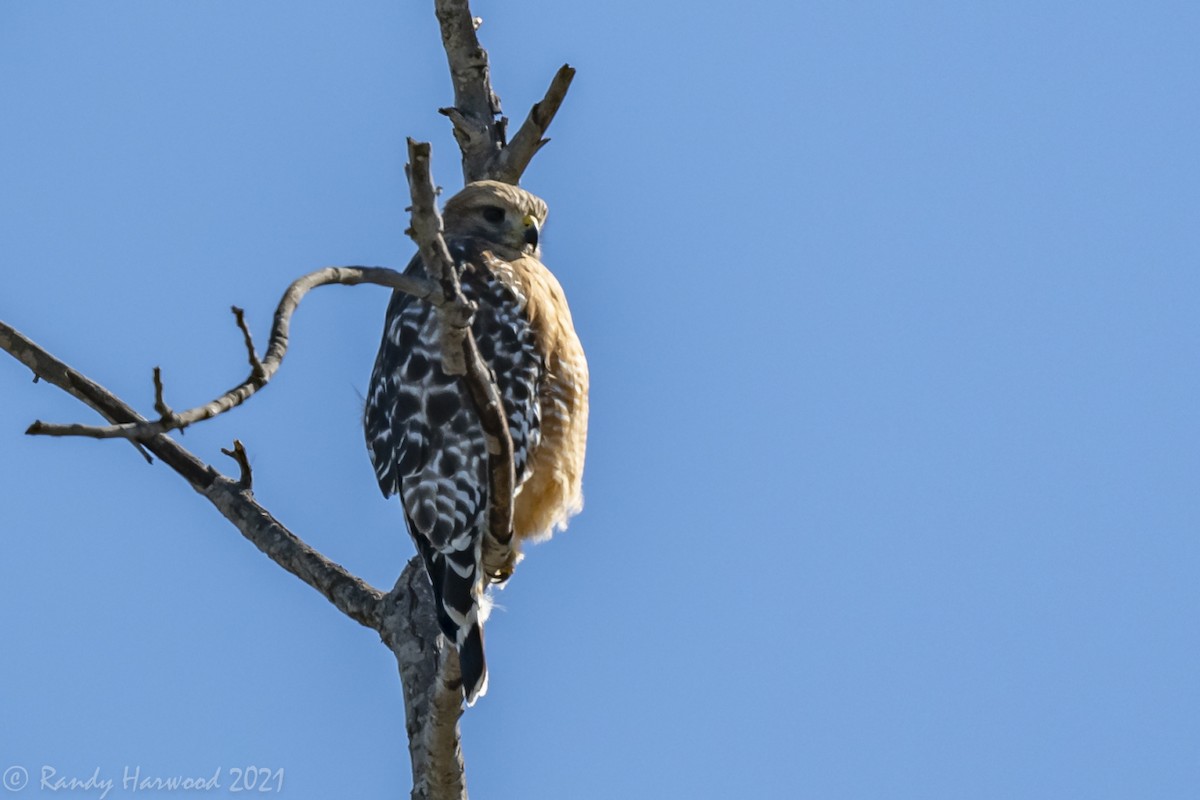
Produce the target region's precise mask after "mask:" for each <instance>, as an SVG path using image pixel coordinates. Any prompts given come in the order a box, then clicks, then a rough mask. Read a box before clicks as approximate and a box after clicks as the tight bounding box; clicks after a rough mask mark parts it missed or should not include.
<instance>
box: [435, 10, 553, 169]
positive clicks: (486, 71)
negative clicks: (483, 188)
mask: <svg viewBox="0 0 1200 800" xmlns="http://www.w3.org/2000/svg"><path fill="white" fill-rule="evenodd" d="M437 18H438V24H439V25H440V26H441V29H442V46H443V47H444V48H445V50H446V61H447V63H448V64H449V65H450V80H451V81H452V82H453V84H454V105H453V106H449V107H447V108H441V109H438V111H439V112H440V113H442V114H444V115H445V116H446V117H448V118H449V119H450V122H451V123H452V124H453V125H454V138H455V139H456V140H457V141H458V147H459V149H460V150H462V170H463V181H464V182H466V183H470V182H471V181H479V180H484V179H486V178H490V179H492V180H498V181H504V182H505V183H519V182H520V180H521V175H522V174H523V173H524V172H525V168H526V167H527V166H529V162H530V160H531V159H532V158H533V156H534V154H536V153H537V151H538V150H540V149H541V148H542V146H543V145H544V144H545V143H546V142H547V141H549V140H548V139H545V138H544V137H545V135H546V129H547V128H549V127H550V123H551V122H552V121H553V120H554V115H555V114H556V113H558V108H559V106H561V105H562V101H563V98H564V97H566V95H567V89H568V88H569V87H570V85H571V79H572V78H574V77H575V70H574V69H573V68H572V67H570V66H569V65H567V64H564V65H563V66H562V67H560V68H559V70H558V73H557V74H555V76H554V80H553V81H551V83H550V88H549V89H548V90H547V91H546V96H545V97H544V98H543V99H542V101H541V102H540V103H537V104H535V105H534V106H533V109H532V110H531V111H530V112H529V117H528V119H526V120H525V123H524V124H523V125H522V126H521V129H520V130H519V131H518V132H517V135H516V136H515V137H513V140H512V143H511V144H510V143H509V142H508V138H507V137H508V117H506V116H504V112H503V111H502V110H501V108H500V98H499V97H498V96H497V95H496V92H495V91H494V90H493V89H492V72H491V66H490V64H489V63H488V54H487V51H486V50H484V49H483V47H482V46H480V44H479V37H478V36H477V35H476V31H477V30H478V29H479V25H480V24H481V22H482V20H480V19H479V18H478V17H474V16H472V15H471V7H470V4H469V3H468V2H467V0H437Z"/></svg>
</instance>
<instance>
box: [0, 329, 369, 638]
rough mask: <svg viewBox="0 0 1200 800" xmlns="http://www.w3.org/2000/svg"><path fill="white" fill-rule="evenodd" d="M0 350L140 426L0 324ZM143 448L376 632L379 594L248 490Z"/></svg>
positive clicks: (174, 446) (169, 444) (178, 457)
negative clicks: (287, 525) (293, 530)
mask: <svg viewBox="0 0 1200 800" xmlns="http://www.w3.org/2000/svg"><path fill="white" fill-rule="evenodd" d="M0 349H2V350H4V351H5V352H7V353H9V354H10V355H12V356H14V357H15V358H16V359H17V360H18V361H20V362H21V363H23V364H25V365H26V366H27V367H29V368H30V369H32V370H33V371H34V373H35V374H36V375H37V376H38V377H39V378H40V379H42V380H44V381H46V382H47V383H51V384H53V385H55V386H57V387H59V388H60V389H62V390H63V391H65V392H67V393H68V394H70V395H73V396H75V397H78V398H79V399H80V400H83V402H85V403H87V404H88V405H89V406H91V407H92V408H94V409H96V410H97V411H98V412H100V414H101V415H102V416H104V417H105V418H106V419H108V420H111V421H113V422H116V423H124V424H128V423H133V424H137V423H140V422H143V421H144V420H143V418H142V417H140V416H139V415H138V414H137V412H135V411H134V410H133V409H132V408H130V407H129V406H128V405H127V404H126V403H125V402H124V401H122V400H121V399H120V398H118V397H117V396H116V395H114V394H113V393H112V392H110V391H109V390H108V389H105V388H104V387H103V386H101V385H100V384H98V383H96V382H95V381H92V380H91V379H89V378H87V377H86V376H84V375H82V374H80V373H79V372H77V371H76V370H74V369H73V368H71V367H69V366H67V365H66V364H64V363H63V362H62V361H60V360H58V359H57V358H55V357H54V356H52V355H50V353H48V352H46V351H45V350H44V349H43V348H41V347H40V346H39V345H37V344H36V343H34V342H33V341H32V340H31V339H29V338H28V337H26V336H24V335H22V334H21V333H20V332H18V331H16V330H14V329H13V328H11V327H10V326H8V325H7V324H5V323H4V322H2V321H0ZM144 444H145V446H146V449H148V450H149V451H150V452H151V453H153V454H154V455H156V456H158V457H159V458H160V459H161V460H162V461H163V462H164V463H165V464H167V465H168V466H169V467H170V468H171V469H173V470H175V472H177V473H179V475H180V476H182V477H183V478H184V480H186V481H187V482H188V483H189V484H190V485H191V487H192V488H193V489H195V490H196V491H197V492H199V493H200V494H201V495H203V496H204V497H206V498H207V499H208V501H209V502H210V503H212V504H213V505H214V506H216V507H217V510H218V511H220V512H221V514H222V515H223V516H224V517H225V518H226V519H228V520H229V521H230V522H232V523H233V524H234V525H235V526H237V528H238V530H240V531H241V532H242V535H243V536H245V537H246V538H247V539H249V540H250V541H251V542H252V543H253V544H254V546H255V547H257V548H258V549H259V550H262V551H263V552H264V553H266V554H267V555H268V556H270V557H271V559H272V560H274V561H275V563H277V564H279V565H280V566H281V567H283V568H284V569H286V570H287V571H288V572H290V573H292V574H293V575H295V576H296V577H298V578H300V579H301V580H302V581H304V582H305V583H307V584H308V585H309V586H312V587H313V588H314V589H316V590H317V591H319V592H320V593H321V594H323V595H325V597H327V598H328V599H329V600H330V602H332V603H333V604H334V605H335V606H337V607H338V609H339V610H340V611H342V613H344V614H346V615H347V616H349V617H351V618H352V619H355V620H357V621H358V622H361V623H362V624H363V625H367V626H369V627H373V628H374V627H377V625H378V622H377V620H378V615H379V610H378V606H379V603H380V601H381V600H382V598H383V593H382V592H380V591H379V590H378V589H375V588H374V587H372V586H370V585H369V584H367V583H366V582H365V581H362V580H360V579H358V578H356V577H355V576H353V575H351V574H350V573H349V572H347V571H346V570H345V569H343V568H342V567H340V566H338V565H337V564H334V563H333V562H331V561H329V560H328V559H326V558H325V557H324V556H322V555H321V554H320V553H318V552H317V551H315V550H313V549H312V548H311V547H309V546H308V545H307V544H305V543H304V542H303V541H301V540H300V539H299V538H298V537H297V536H296V535H295V534H293V533H291V532H290V531H289V530H287V528H285V527H284V526H283V525H281V524H280V523H279V522H278V521H277V520H276V519H275V518H274V517H272V516H271V514H270V513H269V512H268V511H267V510H266V509H264V508H263V507H262V506H260V505H259V504H258V503H257V502H255V500H254V498H253V495H251V493H250V492H249V490H248V489H244V488H243V487H242V486H241V484H240V483H239V482H238V481H234V480H231V479H229V478H227V477H225V476H224V475H222V474H221V473H220V472H218V471H217V470H216V469H214V468H213V467H211V466H209V465H208V464H205V463H204V462H203V461H201V460H200V459H199V458H197V457H196V456H195V455H193V454H192V453H190V452H188V451H187V450H186V449H185V448H183V447H182V446H180V445H179V444H178V443H176V442H175V441H174V440H173V439H171V438H170V437H168V436H166V435H164V434H156V435H154V436H151V437H149V438H147V439H145V441H144Z"/></svg>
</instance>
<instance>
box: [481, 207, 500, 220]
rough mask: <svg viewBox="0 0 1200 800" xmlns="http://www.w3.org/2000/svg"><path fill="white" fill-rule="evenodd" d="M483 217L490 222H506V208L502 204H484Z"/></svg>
mask: <svg viewBox="0 0 1200 800" xmlns="http://www.w3.org/2000/svg"><path fill="white" fill-rule="evenodd" d="M483 218H484V219H486V220H487V221H488V222H504V209H503V208H501V207H500V206H484V207H483Z"/></svg>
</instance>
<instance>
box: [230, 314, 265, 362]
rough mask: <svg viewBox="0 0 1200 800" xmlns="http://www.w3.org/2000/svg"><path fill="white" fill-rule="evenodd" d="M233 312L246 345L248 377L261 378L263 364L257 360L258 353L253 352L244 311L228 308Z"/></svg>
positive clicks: (252, 339) (252, 338) (251, 338)
mask: <svg viewBox="0 0 1200 800" xmlns="http://www.w3.org/2000/svg"><path fill="white" fill-rule="evenodd" d="M230 310H231V311H233V318H234V320H235V321H236V322H237V326H238V330H240V331H241V332H242V339H243V340H244V341H245V343H246V357H247V358H248V359H249V361H250V375H251V376H255V375H258V376H260V377H261V376H262V374H263V363H262V362H261V361H259V360H258V353H256V352H255V351H254V337H253V336H251V335H250V328H249V326H247V325H246V310H245V309H243V308H238V307H237V306H230Z"/></svg>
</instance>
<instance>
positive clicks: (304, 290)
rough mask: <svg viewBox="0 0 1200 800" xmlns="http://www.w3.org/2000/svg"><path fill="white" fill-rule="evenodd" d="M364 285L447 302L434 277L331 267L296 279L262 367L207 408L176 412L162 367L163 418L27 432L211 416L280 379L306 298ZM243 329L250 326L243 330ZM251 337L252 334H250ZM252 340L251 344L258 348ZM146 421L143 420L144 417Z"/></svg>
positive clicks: (278, 313) (125, 429)
mask: <svg viewBox="0 0 1200 800" xmlns="http://www.w3.org/2000/svg"><path fill="white" fill-rule="evenodd" d="M361 283H370V284H376V285H378V286H387V287H390V288H392V289H399V290H400V291H402V292H408V293H409V294H411V295H413V296H414V297H418V298H420V299H422V300H427V301H428V302H430V303H433V304H434V305H435V306H440V305H442V304H443V299H442V298H443V295H442V290H441V289H440V288H439V287H438V285H437V284H435V283H433V282H432V281H429V280H425V279H423V278H418V277H415V276H412V275H405V274H403V273H400V272H396V271H395V270H392V269H386V268H383V267H326V268H325V269H319V270H316V271H315V272H310V273H309V274H307V275H305V276H304V277H302V278H299V279H297V280H295V281H293V282H292V285H291V286H289V287H288V289H287V291H286V292H284V294H283V298H282V299H281V300H280V301H279V306H278V307H277V308H276V309H275V323H274V326H273V327H272V329H271V341H270V344H269V345H268V347H267V355H266V357H265V358H264V359H263V360H262V361H261V362H259V364H258V366H257V367H254V366H253V363H252V366H251V371H250V375H249V376H248V377H247V378H246V379H245V380H244V381H242V382H241V383H239V384H238V385H237V386H235V387H233V388H232V389H230V390H229V391H227V392H225V394H223V395H221V396H220V397H218V398H216V399H215V400H213V401H211V402H209V403H206V404H204V405H202V406H197V407H195V408H191V409H188V410H187V411H182V412H174V411H172V410H171V409H170V408H168V407H167V405H166V403H164V402H163V401H162V380H161V375H160V373H159V370H158V368H157V367H156V368H155V371H154V376H155V377H154V390H155V404H154V407H155V410H156V411H158V412H159V414H160V415H161V419H158V420H155V421H153V422H148V421H140V422H127V423H124V424H119V425H74V424H71V425H60V424H57V423H50V422H42V421H41V420H38V421H37V422H34V423H33V425H31V426H29V430H28V431H26V432H27V433H30V434H35V435H39V436H88V437H91V438H93V439H138V440H143V439H146V438H148V437H151V436H155V435H157V434H160V433H166V432H167V431H172V430H182V429H183V428H186V427H187V426H189V425H194V424H195V423H197V422H201V421H203V420H206V419H212V418H213V417H215V416H218V415H219V414H224V413H225V412H226V411H229V410H231V409H234V408H237V407H238V406H240V405H241V404H242V403H244V402H246V400H248V399H249V398H250V397H252V396H253V395H254V393H255V392H257V391H258V390H259V389H261V388H262V387H264V386H266V385H267V383H268V382H269V381H270V380H271V378H272V377H274V375H275V373H276V372H277V371H278V370H279V366H280V364H281V363H283V357H284V355H285V354H286V353H287V348H288V333H289V330H290V327H291V320H292V315H293V314H294V313H295V311H296V307H297V306H299V305H300V301H301V300H303V299H304V296H305V295H306V294H308V293H309V292H310V291H312V290H313V289H315V288H316V287H318V286H327V285H330V284H340V285H343V286H354V285H357V284H361ZM243 330H245V329H244V328H243ZM247 337H248V334H247ZM252 346H253V345H252V344H248V347H252ZM139 419H140V418H139Z"/></svg>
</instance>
